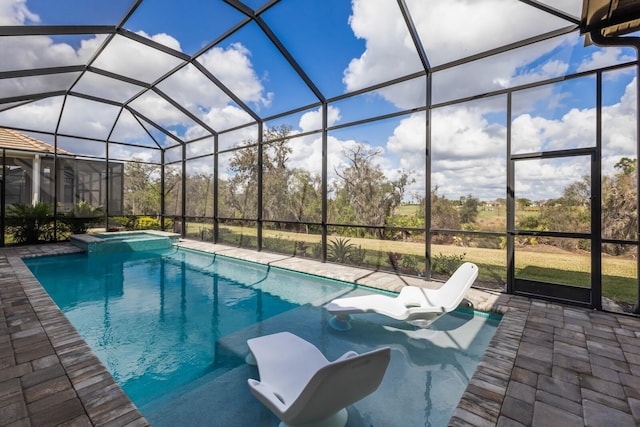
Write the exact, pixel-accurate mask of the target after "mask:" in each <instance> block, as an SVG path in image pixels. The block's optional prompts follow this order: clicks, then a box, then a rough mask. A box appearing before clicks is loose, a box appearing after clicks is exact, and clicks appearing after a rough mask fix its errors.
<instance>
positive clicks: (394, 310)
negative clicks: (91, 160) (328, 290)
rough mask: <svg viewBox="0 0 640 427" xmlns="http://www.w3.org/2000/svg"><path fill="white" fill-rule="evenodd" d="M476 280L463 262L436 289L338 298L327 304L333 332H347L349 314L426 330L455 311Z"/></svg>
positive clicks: (414, 288) (473, 267) (474, 272)
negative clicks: (376, 315) (382, 317)
mask: <svg viewBox="0 0 640 427" xmlns="http://www.w3.org/2000/svg"><path fill="white" fill-rule="evenodd" d="M477 277H478V266H477V265H475V264H473V263H470V262H465V263H464V264H462V265H461V266H460V267H458V269H457V270H456V271H455V272H454V273H453V275H452V276H451V277H450V278H449V280H447V281H446V283H445V284H444V285H442V286H441V287H440V288H438V289H426V288H420V287H417V286H405V287H404V288H402V289H401V290H400V294H398V296H396V297H390V296H386V295H380V294H373V295H363V296H357V297H348V298H338V299H335V300H333V301H331V302H330V303H329V304H327V306H326V309H327V311H328V312H329V313H331V314H333V315H334V317H332V318H331V319H330V320H329V324H330V325H331V326H332V327H333V328H334V329H336V330H342V331H344V330H348V329H350V328H351V325H350V323H349V320H350V319H351V316H350V315H351V314H358V313H379V314H382V315H385V316H387V317H391V318H393V319H396V320H404V321H406V322H409V323H411V324H414V325H416V326H419V327H422V328H426V327H428V326H429V325H430V324H431V323H433V321H435V320H436V319H437V318H438V317H440V316H441V315H442V314H444V313H447V312H449V311H453V310H455V309H456V308H457V307H458V305H460V303H461V302H462V299H463V298H464V296H465V295H466V293H467V291H468V290H469V288H470V287H471V285H472V284H473V282H475V280H476V278H477Z"/></svg>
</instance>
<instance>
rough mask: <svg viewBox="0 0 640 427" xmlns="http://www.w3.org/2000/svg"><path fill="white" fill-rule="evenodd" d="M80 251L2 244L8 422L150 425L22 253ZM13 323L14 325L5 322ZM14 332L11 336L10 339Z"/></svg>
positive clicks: (0, 330)
mask: <svg viewBox="0 0 640 427" xmlns="http://www.w3.org/2000/svg"><path fill="white" fill-rule="evenodd" d="M79 251H80V250H79V249H77V248H75V247H72V246H70V245H67V244H55V245H43V246H35V247H22V248H19V249H18V250H15V251H12V250H10V249H4V250H2V251H0V254H1V258H0V313H1V315H0V322H1V323H0V343H1V344H0V346H1V347H0V348H2V351H1V352H0V354H2V355H3V356H4V355H5V353H6V352H7V351H9V350H12V351H13V358H11V357H3V358H2V364H0V390H5V388H6V387H8V390H9V391H8V392H7V393H8V394H9V395H10V396H9V399H7V396H6V394H7V393H5V392H4V391H2V392H0V420H2V421H1V422H0V424H2V425H16V426H17V425H33V426H45V425H65V426H92V425H95V426H98V425H100V426H148V425H149V423H148V422H147V420H146V419H145V418H144V417H143V416H142V414H141V413H140V412H139V410H138V409H137V408H136V406H135V405H134V404H133V403H132V402H131V400H130V399H129V397H128V396H127V395H126V394H125V393H124V391H123V390H122V388H121V387H120V386H119V385H118V383H117V382H116V381H115V380H114V379H113V377H112V376H111V374H110V373H109V371H108V370H107V369H106V368H105V367H104V365H103V364H102V363H101V362H100V360H99V359H98V357H97V356H96V355H95V354H94V353H93V351H92V350H91V348H90V347H89V346H88V344H87V343H86V342H85V341H84V340H83V339H82V337H81V336H80V334H79V333H78V332H77V331H76V329H75V328H74V327H73V325H71V323H70V322H69V320H68V319H67V318H66V317H65V315H64V314H63V313H62V312H61V311H60V310H59V309H58V307H57V306H56V304H55V303H54V302H53V300H51V298H50V297H49V295H48V294H47V293H46V291H45V290H44V289H43V288H42V286H41V285H40V283H39V282H38V281H37V280H36V279H35V277H34V276H33V274H32V273H31V271H30V270H29V269H28V268H27V267H26V265H25V264H24V262H22V258H24V257H32V256H43V255H53V254H63V253H74V252H79ZM5 328H6V329H5ZM7 337H8V338H7Z"/></svg>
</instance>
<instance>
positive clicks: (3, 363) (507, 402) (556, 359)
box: [0, 241, 640, 427]
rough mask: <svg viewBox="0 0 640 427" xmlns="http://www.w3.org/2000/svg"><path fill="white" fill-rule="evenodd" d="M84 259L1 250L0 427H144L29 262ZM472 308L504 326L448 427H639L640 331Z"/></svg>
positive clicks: (344, 272)
mask: <svg viewBox="0 0 640 427" xmlns="http://www.w3.org/2000/svg"><path fill="white" fill-rule="evenodd" d="M181 245H184V246H186V247H190V248H193V249H200V250H205V251H207V252H216V253H220V254H224V255H227V256H234V257H238V258H241V259H247V260H252V261H257V262H263V263H269V264H270V265H275V266H280V267H283V268H289V269H295V270H299V271H304V272H308V273H313V274H317V275H326V276H328V277H331V278H336V279H341V280H349V281H357V282H358V283H363V284H367V285H369V286H376V285H379V284H381V283H382V284H384V287H386V288H387V289H390V290H396V291H397V290H398V289H399V288H401V287H402V286H404V285H405V284H406V282H407V279H406V278H399V277H398V276H394V275H391V274H387V273H372V272H370V271H366V270H358V269H353V268H349V267H343V266H336V265H333V264H322V263H319V262H317V261H309V260H304V259H298V258H291V257H285V256H282V255H277V254H269V253H264V252H255V251H250V250H243V249H238V248H231V247H228V246H222V245H213V244H208V243H202V242H192V241H183V242H181ZM76 251H77V250H76V249H75V248H73V247H71V245H69V244H53V245H39V246H32V247H27V246H25V247H18V248H6V249H2V250H0V420H1V421H0V424H1V425H35V426H38V425H52V424H59V423H69V425H92V424H93V425H146V424H147V420H146V419H145V418H144V417H142V416H141V415H140V412H139V411H138V410H137V408H135V406H134V405H133V404H132V403H131V402H130V401H129V399H128V398H127V396H126V395H125V394H124V393H123V392H122V390H121V389H120V387H119V386H118V385H117V384H116V383H115V381H113V378H112V377H111V375H110V374H109V373H108V372H106V369H105V368H104V367H103V366H102V364H101V363H100V362H99V361H98V359H97V358H96V357H95V356H94V355H93V352H92V351H91V350H90V349H89V348H88V346H87V345H86V343H84V341H83V340H82V339H81V338H80V337H79V335H78V334H77V332H76V331H75V329H74V328H73V327H72V326H71V324H70V323H69V322H68V321H67V320H66V318H65V317H64V316H63V315H62V313H61V312H60V311H59V310H58V309H57V307H56V306H55V304H53V302H52V301H51V299H50V298H49V297H48V295H46V293H45V292H44V290H43V289H42V287H41V286H40V285H39V283H38V282H37V281H36V280H35V279H34V278H33V276H32V275H31V273H30V272H29V270H28V269H27V268H26V267H25V266H24V263H22V261H21V259H20V258H22V257H25V256H39V255H52V254H58V253H71V252H76ZM409 282H410V283H412V281H411V280H409ZM423 283H424V282H423ZM467 297H468V299H469V300H470V301H471V302H472V303H473V305H474V307H475V308H476V309H479V310H484V311H494V312H499V313H502V314H503V315H504V317H503V319H502V321H501V323H500V325H499V326H498V329H497V331H496V334H495V335H494V337H493V339H492V340H491V342H490V344H489V347H488V348H487V350H486V352H485V354H484V356H483V357H482V360H481V361H480V363H479V365H478V368H477V370H476V371H475V373H474V374H473V376H472V378H471V380H470V382H469V385H468V386H467V388H466V390H465V392H464V394H463V396H462V399H461V400H460V402H459V404H458V407H457V409H456V410H455V411H454V414H453V417H452V418H451V420H450V421H449V425H454V426H461V425H473V426H484V425H486V426H492V425H513V426H518V425H525V426H536V425H577V426H582V425H591V426H605V425H606V426H609V425H615V426H617V427H618V426H637V425H640V319H638V318H636V317H631V316H625V315H620V314H613V313H607V312H597V311H592V310H586V309H581V308H576V307H571V306H564V305H561V304H557V303H549V302H545V301H541V300H531V299H528V298H522V297H517V296H511V295H505V294H497V293H496V294H493V293H487V292H483V291H480V290H476V289H472V290H471V291H470V292H469V294H468V296H467ZM239 369H245V370H250V369H252V368H250V367H247V366H240V368H239ZM244 375H246V373H244ZM245 378H246V376H245ZM231 382H232V383H233V387H235V386H236V383H237V382H238V381H237V379H233V380H232V379H231V377H230V383H229V384H231ZM229 386H230V385H229ZM239 387H241V388H242V387H246V383H243V384H242V385H239ZM239 390H240V389H239ZM245 393H248V391H247V392H245ZM201 396H202V399H203V403H204V402H206V403H207V405H209V407H211V406H213V405H215V402H213V401H212V400H207V399H206V393H203V394H201ZM209 399H211V397H210V396H209ZM194 403H195V401H194ZM238 403H239V402H238ZM251 405H255V403H251ZM216 406H217V405H216ZM245 408H246V407H245ZM229 409H231V408H229ZM258 411H259V413H258V412H256V413H257V414H258V415H256V416H257V417H258V418H256V420H257V424H256V425H261V424H263V421H264V422H265V423H266V425H270V424H271V422H272V421H273V416H272V415H270V414H268V413H265V412H264V410H262V409H261V410H258ZM352 411H353V409H352ZM260 414H262V415H260ZM228 415H230V417H229V418H230V419H233V412H232V411H229V412H228ZM351 415H352V421H351V422H352V423H357V422H358V419H359V418H358V415H357V414H353V413H351ZM218 416H220V414H218ZM262 417H264V418H262ZM182 424H184V422H182ZM354 425H355V424H354Z"/></svg>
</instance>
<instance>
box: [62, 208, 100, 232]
mask: <svg viewBox="0 0 640 427" xmlns="http://www.w3.org/2000/svg"><path fill="white" fill-rule="evenodd" d="M103 215H104V209H103V208H102V207H100V206H99V207H95V208H94V207H93V206H91V204H90V203H89V202H79V203H76V204H75V205H73V207H72V208H71V210H70V211H69V212H67V213H66V214H64V215H63V216H61V217H60V221H61V222H62V223H63V224H65V225H66V226H67V227H69V231H70V232H71V234H84V233H86V232H87V230H88V229H89V227H91V226H93V225H97V224H100V223H101V222H102V221H104V218H103Z"/></svg>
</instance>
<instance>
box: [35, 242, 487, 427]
mask: <svg viewBox="0 0 640 427" xmlns="http://www.w3.org/2000/svg"><path fill="white" fill-rule="evenodd" d="M185 253H186V252H185ZM205 255H206V254H203V253H200V254H197V258H196V260H195V261H194V260H193V259H192V260H191V262H190V265H191V267H189V268H186V270H190V271H189V272H188V274H189V275H190V276H189V277H188V278H189V280H186V279H187V276H186V275H185V274H183V273H182V270H179V271H178V272H179V273H180V274H182V275H181V276H180V274H178V276H180V277H181V280H183V282H184V284H185V285H186V283H189V284H190V286H192V287H195V288H198V289H200V293H199V294H198V295H194V294H189V293H188V290H186V288H185V290H186V291H187V293H186V294H185V295H184V296H185V298H182V297H180V292H178V291H182V290H183V289H182V287H183V285H182V284H180V289H177V288H176V289H174V290H173V291H167V290H166V289H165V291H164V292H166V294H165V297H166V298H168V297H170V295H174V296H178V297H176V298H175V300H176V301H175V302H176V304H177V306H178V308H179V306H180V304H186V305H189V304H190V301H191V300H194V299H196V296H200V297H202V296H203V295H204V294H205V292H204V291H202V287H201V286H200V284H199V282H198V280H195V278H196V277H200V278H202V277H201V276H202V273H201V272H200V273H198V272H197V271H196V270H197V269H196V268H195V266H197V267H198V268H201V267H203V266H204V265H205V264H206V263H207V262H211V261H212V260H214V259H215V256H213V255H209V256H205ZM217 257H218V258H222V256H221V255H218V256H217ZM134 258H135V257H134ZM137 261H139V260H134V261H132V262H137ZM238 265H240V266H241V267H246V266H248V265H249V264H242V261H240V264H238V262H237V261H236V264H235V266H236V267H235V268H232V269H230V270H227V273H226V274H227V275H232V274H233V273H237V272H239V271H241V270H243V268H238ZM134 270H135V269H134ZM186 270H185V271H186ZM116 271H117V268H116ZM256 271H258V273H257V275H256ZM174 273H175V270H174ZM111 274H112V276H107V277H113V271H112V272H111ZM130 274H132V273H127V274H122V276H123V277H124V276H129V275H130ZM278 274H283V271H281V270H280V269H278V268H274V267H269V266H265V265H262V266H261V267H260V268H259V270H255V271H254V272H253V273H252V274H250V275H249V276H250V277H252V281H251V283H252V285H254V286H258V287H259V289H260V291H261V293H262V294H263V298H264V295H270V296H277V298H279V299H280V300H279V302H278V303H279V304H281V305H282V304H283V301H284V302H286V303H287V304H285V305H287V307H286V310H284V311H281V312H277V313H276V312H272V314H273V315H269V314H267V313H265V312H264V310H265V309H266V310H267V311H268V310H269V304H270V303H267V304H266V305H263V306H261V308H260V310H262V312H261V314H260V315H261V316H262V318H261V319H262V320H260V321H259V322H258V323H254V324H252V325H249V326H247V325H239V326H242V327H241V328H240V329H238V330H233V331H231V332H229V329H225V328H226V327H228V326H229V325H225V326H224V327H222V329H220V331H221V332H222V334H220V335H219V336H216V338H217V339H215V342H213V344H212V345H213V346H214V348H213V350H214V351H213V354H214V356H215V357H214V359H215V358H218V359H219V360H221V361H222V362H221V365H225V369H226V368H229V369H226V370H221V369H220V366H216V365H215V363H214V364H212V366H210V367H209V368H208V369H207V370H205V371H204V372H203V375H204V376H210V375H211V374H212V373H215V374H216V375H218V374H219V375H220V376H221V377H222V376H226V377H229V376H234V375H235V376H238V375H239V378H238V381H234V384H235V382H238V383H239V384H241V388H242V389H243V390H244V389H245V388H246V383H245V382H246V375H251V373H247V372H245V371H246V367H244V366H242V364H238V363H236V362H237V361H238V360H240V359H241V357H242V356H244V353H245V352H246V339H247V338H250V337H251V336H257V335H261V334H264V333H267V332H268V331H269V330H271V331H277V330H283V329H286V330H291V331H292V332H294V333H295V332H296V331H297V332H298V334H299V335H301V336H303V337H304V336H305V334H306V335H307V337H308V338H309V340H310V341H312V342H314V341H315V342H314V343H316V345H319V344H320V345H321V346H322V347H323V349H324V352H325V353H326V354H327V356H328V357H329V358H331V354H330V353H335V352H338V351H342V350H343V349H344V350H346V349H351V348H353V349H356V351H366V349H367V348H370V347H371V346H378V345H384V344H386V343H389V342H391V343H393V344H394V345H395V346H396V347H397V348H396V350H398V351H397V352H396V353H397V355H396V359H397V360H399V361H400V360H404V362H402V363H401V362H398V363H399V365H397V367H396V368H395V370H396V371H398V369H399V370H401V371H403V370H404V369H406V367H403V366H404V365H407V364H409V365H410V364H414V365H415V364H417V365H419V366H425V365H428V364H429V363H431V362H432V361H430V360H427V359H425V355H420V353H421V352H423V351H424V348H423V347H425V346H427V348H428V346H429V345H433V347H432V350H433V351H431V353H438V352H439V353H440V354H443V355H445V356H451V355H452V354H454V358H455V354H458V356H459V357H464V358H468V355H466V354H464V353H465V352H464V351H459V352H458V353H455V352H454V353H452V350H451V347H450V342H448V343H446V344H443V343H437V342H436V343H433V342H427V341H429V340H428V339H426V341H425V337H424V336H423V335H425V333H424V332H421V331H416V330H407V329H406V327H405V325H404V324H402V323H397V322H396V323H394V322H391V323H389V322H387V321H386V320H384V319H380V318H377V317H376V316H375V315H374V316H368V315H365V316H362V317H361V320H358V323H357V328H356V331H357V332H356V333H354V332H351V333H349V334H347V335H336V334H334V333H332V332H331V331H328V330H327V329H326V323H325V322H326V317H327V314H326V312H325V311H324V310H323V309H322V307H321V304H322V302H323V301H324V302H327V301H328V300H329V299H331V298H332V297H333V295H334V294H335V293H336V292H338V293H344V292H352V291H354V292H355V291H357V292H367V291H368V290H364V289H357V290H354V288H353V287H344V284H338V286H341V287H342V288H340V289H338V290H337V291H336V289H335V288H332V289H331V290H330V291H324V292H323V293H322V294H321V295H320V296H319V297H318V295H307V296H305V299H301V298H302V296H301V295H293V296H287V297H283V295H279V294H280V293H281V292H283V291H284V290H286V288H287V286H278V284H277V283H275V282H268V281H267V279H268V276H269V275H278ZM205 276H206V275H205ZM133 277H137V276H136V275H135V274H134V275H133ZM206 277H209V278H211V277H210V276H206ZM227 278H228V277H227ZM310 278H312V279H314V280H317V279H315V278H313V277H312V276H310ZM234 280H235V278H234ZM296 280H297V279H296ZM41 282H42V283H43V285H44V286H45V288H46V287H47V286H46V284H45V283H44V282H43V281H42V280H41ZM209 284H211V283H209ZM108 285H109V284H107V285H105V287H104V288H103V291H105V292H104V293H105V295H107V297H108V298H110V299H111V303H113V302H114V301H115V300H118V299H124V296H125V293H127V290H126V287H125V286H123V287H122V289H120V287H118V286H115V289H114V287H113V283H111V284H110V285H111V288H109V286H108ZM334 285H336V284H335V283H334V284H332V285H331V286H334ZM199 286H200V287H199ZM289 287H290V286H289ZM187 288H188V287H187ZM247 290H248V289H247V288H246V286H245V287H242V286H241V287H239V288H236V289H235V293H233V292H232V293H231V295H226V294H225V293H224V292H221V293H220V295H218V303H220V302H222V303H223V304H222V306H227V307H233V306H235V305H237V304H242V303H243V302H246V301H251V297H249V296H248V295H247V294H246V291H247ZM156 291H157V292H156V293H155V294H153V293H149V289H148V288H145V292H144V294H145V295H146V296H147V297H148V298H147V303H148V300H149V299H152V298H157V297H158V295H159V292H160V291H159V290H157V289H156ZM240 291H242V292H240ZM238 292H240V294H242V295H239V294H238ZM133 293H138V294H140V293H141V291H135V292H133ZM209 296H211V295H209ZM52 297H54V299H55V296H54V295H52ZM287 298H288V299H287ZM207 301H208V302H207V303H210V300H207ZM128 303H129V304H133V305H134V307H135V308H136V310H138V311H139V310H142V309H143V308H144V307H143V306H141V305H136V304H135V303H132V302H130V301H128ZM102 304H103V307H105V305H104V301H103V303H102ZM80 305H82V304H80ZM107 306H109V305H108V304H107ZM222 306H219V307H222ZM73 307H75V306H73ZM116 307H117V306H109V315H110V318H109V321H110V322H111V330H110V333H111V332H113V329H117V328H114V325H113V317H114V315H115V314H116V313H117V312H118V310H117V308H116ZM156 308H157V310H156V311H155V312H154V314H156V315H159V313H160V307H156ZM174 308H175V307H174ZM222 308H223V310H224V307H222ZM82 309H85V308H84V307H82ZM147 309H148V308H147ZM63 310H64V309H63ZM164 310H165V316H166V315H168V314H169V313H173V315H174V316H175V317H177V318H179V317H180V316H183V317H185V318H190V317H194V316H195V317H197V316H196V315H195V314H193V313H190V314H186V315H185V314H181V313H179V312H176V311H174V310H173V309H170V308H168V307H164ZM256 313H257V312H255V311H254V312H253V314H256ZM274 313H275V314H274ZM205 314H206V315H205V316H202V315H201V316H200V317H199V318H198V317H197V318H198V320H197V321H196V322H195V323H196V324H197V325H201V324H202V323H204V321H203V320H202V318H203V317H204V318H207V320H209V321H212V320H210V319H211V316H212V315H213V310H209V311H208V312H206V313H205ZM218 314H221V313H218ZM265 314H266V315H265ZM67 315H68V316H69V317H70V318H73V315H69V314H67ZM235 315H236V317H237V313H235ZM460 316H462V317H460ZM465 316H468V313H467V314H465V313H455V315H452V316H450V317H451V318H450V319H449V320H447V322H449V323H447V322H444V323H442V326H441V327H440V332H442V333H440V335H442V336H443V337H444V338H446V337H447V336H448V337H449V340H450V339H451V337H452V336H454V335H452V334H454V332H453V331H455V330H457V329H458V328H459V326H460V325H459V323H468V322H470V321H471V320H473V319H477V318H486V319H488V321H489V320H492V319H490V317H491V316H484V315H479V313H476V314H474V315H473V316H472V317H471V319H465V318H464V317H465ZM169 317H170V316H169ZM71 320H72V322H73V319H71ZM165 320H166V319H165ZM192 320H194V319H192ZM492 321H495V319H493V320H492ZM234 323H235V322H234ZM496 325H497V322H496ZM496 325H494V330H495V326H496ZM454 326H455V327H454ZM216 327H218V328H219V327H220V325H217V326H216ZM78 329H80V328H78ZM169 329H172V328H169ZM160 332H162V333H158V334H155V335H153V334H148V335H153V339H160V338H162V336H163V334H164V333H166V330H162V331H160ZM81 333H82V331H81ZM83 335H84V334H83ZM186 335H189V332H188V331H187V332H186ZM455 338H456V340H457V342H462V341H464V340H461V339H460V337H455ZM209 339H210V338H206V339H204V342H207V341H209ZM488 339H490V336H489V338H488ZM488 339H487V340H486V341H487V343H488ZM88 341H90V340H88ZM318 343H319V344H318ZM90 344H91V342H90ZM416 345H418V347H417V348H418V350H419V351H418V352H416V348H415V347H416ZM448 346H449V347H448ZM92 347H93V346H92ZM485 347H486V345H485ZM434 349H435V350H434ZM403 350H404V351H403ZM482 353H483V350H482V351H480V352H479V356H476V357H475V358H476V359H477V360H475V363H476V364H477V362H478V361H479V359H480V357H481V356H482ZM221 354H222V355H223V356H224V357H223V356H220V357H218V355H221ZM338 355H339V354H336V355H334V357H337V356H338ZM427 356H429V355H427ZM146 357H151V356H150V355H148V354H147V355H146ZM416 357H417V359H416ZM236 359H237V360H236ZM103 361H104V360H103ZM129 363H131V362H129ZM105 364H107V365H108V358H107V360H106V361H105ZM455 369H457V370H458V372H459V373H460V374H461V375H462V377H463V378H464V379H465V380H466V382H468V380H469V378H470V377H471V375H472V374H473V372H474V370H475V365H473V366H471V367H470V368H468V369H467V367H464V368H463V369H458V368H455ZM233 371H237V372H235V373H233ZM156 374H157V372H156ZM253 375H255V374H253ZM430 375H431V376H432V377H434V376H437V373H433V374H430ZM243 376H244V380H242V377H243ZM394 376H397V375H394ZM116 377H117V376H116ZM434 378H435V377H434ZM215 381H216V380H215V379H211V381H210V382H211V384H214V383H215ZM211 384H209V387H211ZM225 384H226V383H225ZM124 386H125V390H127V386H126V384H124ZM460 386H461V390H460V394H461V393H462V391H464V388H465V387H466V383H464V384H460ZM177 387H179V386H175V387H172V388H177ZM243 390H240V389H238V390H237V392H238V393H240V394H241V393H243ZM244 392H248V390H244ZM134 394H135V393H134ZM377 394H382V392H381V391H380V393H377ZM422 395H423V396H424V394H422ZM458 399H459V396H458V398H456V399H453V400H454V401H453V403H451V408H455V403H456V402H457V401H458ZM133 400H134V402H135V403H137V404H139V405H140V406H142V407H145V406H146V405H147V404H150V403H153V402H149V401H141V400H139V399H137V398H134V399H133ZM196 400H197V399H196ZM235 400H238V401H243V400H242V399H241V398H239V399H235ZM193 401H195V400H193ZM243 402H244V401H243ZM251 402H252V401H248V402H245V404H249V405H250V404H251ZM223 403H224V402H221V404H223ZM227 403H228V402H227ZM423 403H424V402H423ZM232 407H234V405H231V406H230V407H229V409H231V408H232ZM356 407H358V406H357V405H356ZM225 409H227V407H226V406H225ZM155 410H156V413H158V412H157V411H160V412H161V411H162V408H156V409H155ZM362 410H363V411H364V412H363V414H364V415H363V414H361V416H365V417H368V416H369V415H368V414H369V412H370V411H369V410H368V409H366V408H365V406H362ZM452 410H453V409H451V411H452ZM143 412H145V411H143ZM147 416H148V417H149V418H150V419H151V420H153V418H154V417H153V416H149V415H147ZM387 416H393V414H387ZM450 416H451V412H448V413H447V414H445V415H443V417H444V418H446V420H448V418H449V417H450ZM166 417H167V415H166V414H163V418H166ZM444 418H442V419H444ZM445 422H446V421H445ZM154 424H157V423H154Z"/></svg>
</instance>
